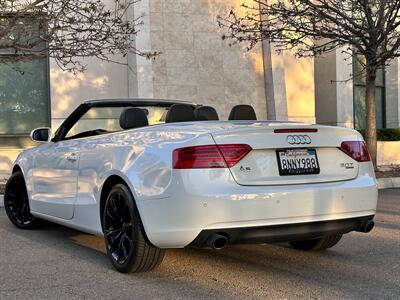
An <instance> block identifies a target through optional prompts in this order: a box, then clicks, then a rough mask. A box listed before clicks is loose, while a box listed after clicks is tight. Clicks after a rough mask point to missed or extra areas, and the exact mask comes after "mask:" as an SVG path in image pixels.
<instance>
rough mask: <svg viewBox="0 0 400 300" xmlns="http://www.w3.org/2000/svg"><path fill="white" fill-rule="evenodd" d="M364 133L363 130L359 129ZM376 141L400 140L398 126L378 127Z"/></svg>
mask: <svg viewBox="0 0 400 300" xmlns="http://www.w3.org/2000/svg"><path fill="white" fill-rule="evenodd" d="M359 131H360V133H361V134H362V135H364V131H363V130H359ZM377 138H378V141H381V142H393V141H400V128H383V129H378V132H377Z"/></svg>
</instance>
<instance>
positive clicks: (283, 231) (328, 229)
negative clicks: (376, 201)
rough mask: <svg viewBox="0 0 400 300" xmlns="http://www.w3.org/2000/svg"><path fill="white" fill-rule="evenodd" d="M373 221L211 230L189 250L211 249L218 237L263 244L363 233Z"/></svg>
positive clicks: (194, 242)
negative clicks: (210, 243)
mask: <svg viewBox="0 0 400 300" xmlns="http://www.w3.org/2000/svg"><path fill="white" fill-rule="evenodd" d="M373 218H374V216H366V217H360V218H351V219H343V220H333V221H323V222H311V223H300V224H286V225H272V226H261V227H244V228H243V227H242V228H225V229H208V230H203V231H201V232H200V234H199V235H198V236H197V237H196V238H195V240H194V241H193V242H191V243H190V245H189V247H196V248H203V247H208V243H207V242H208V241H209V239H210V238H211V237H212V236H213V235H215V234H219V235H223V236H225V237H227V239H228V244H262V243H276V242H291V241H300V240H308V239H314V238H320V237H323V236H327V235H330V234H335V233H341V234H344V233H348V232H351V231H363V228H364V227H365V225H366V224H367V222H368V221H372V219H373Z"/></svg>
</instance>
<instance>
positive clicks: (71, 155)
mask: <svg viewBox="0 0 400 300" xmlns="http://www.w3.org/2000/svg"><path fill="white" fill-rule="evenodd" d="M78 158H79V157H78V155H77V154H76V153H71V154H70V155H68V156H67V160H69V161H77V160H78Z"/></svg>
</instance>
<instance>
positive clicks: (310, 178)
mask: <svg viewBox="0 0 400 300" xmlns="http://www.w3.org/2000/svg"><path fill="white" fill-rule="evenodd" d="M211 134H212V136H213V138H214V140H215V142H216V144H217V145H221V144H248V145H249V146H250V147H251V148H252V149H253V150H252V151H251V152H250V153H248V154H247V155H246V156H245V157H244V158H243V159H242V160H240V161H239V162H238V163H237V164H236V165H235V166H233V167H231V168H230V170H231V172H232V175H233V177H234V179H235V180H236V182H237V183H238V184H241V185H284V184H304V183H321V182H332V181H343V180H351V179H353V178H355V177H357V175H358V167H359V163H358V162H357V161H356V160H354V159H353V158H352V157H350V156H349V155H347V154H346V153H345V152H343V151H342V150H341V149H340V146H341V143H342V142H344V141H361V140H362V137H361V135H360V134H358V133H357V132H356V131H354V130H349V129H346V128H340V127H329V126H320V125H304V124H291V123H270V124H265V123H264V124H262V123H254V122H253V123H249V124H247V125H246V123H242V126H237V127H234V128H224V129H223V130H220V131H215V132H212V133H211ZM278 151H279V152H278ZM314 155H316V160H317V164H318V167H319V170H318V172H317V168H312V167H310V168H308V165H307V164H308V162H306V163H304V164H303V163H301V162H299V160H301V159H304V158H308V157H310V158H311V159H312V158H313V157H314ZM281 156H282V157H281ZM288 157H289V158H291V157H294V158H295V159H294V160H293V159H287V158H288ZM285 160H287V161H289V162H287V161H286V162H287V163H288V164H289V163H292V164H294V165H290V166H289V168H287V169H285V168H284V167H287V166H282V164H285V163H286V162H285ZM310 164H312V162H311V163H310ZM297 167H298V168H297ZM303 167H304V168H303ZM296 168H297V169H296ZM289 169H290V170H289ZM311 169H313V170H311ZM288 170H289V171H293V170H294V172H295V174H296V175H288V174H286V173H285V172H286V171H288ZM299 170H300V171H299ZM310 170H311V171H312V172H311V173H313V174H304V172H309V171H310ZM296 172H298V173H296Z"/></svg>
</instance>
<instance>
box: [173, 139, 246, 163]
mask: <svg viewBox="0 0 400 300" xmlns="http://www.w3.org/2000/svg"><path fill="white" fill-rule="evenodd" d="M251 150H252V148H251V147H250V146H249V145H244V144H225V145H206V146H193V147H186V148H180V149H175V150H174V152H173V156H172V166H173V168H174V169H210V168H230V167H233V166H234V165H236V164H237V163H238V162H239V161H240V160H241V159H242V158H243V157H245V156H246V155H247V154H248V153H249V152H250V151H251Z"/></svg>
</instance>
